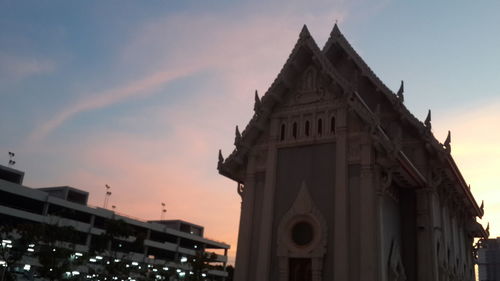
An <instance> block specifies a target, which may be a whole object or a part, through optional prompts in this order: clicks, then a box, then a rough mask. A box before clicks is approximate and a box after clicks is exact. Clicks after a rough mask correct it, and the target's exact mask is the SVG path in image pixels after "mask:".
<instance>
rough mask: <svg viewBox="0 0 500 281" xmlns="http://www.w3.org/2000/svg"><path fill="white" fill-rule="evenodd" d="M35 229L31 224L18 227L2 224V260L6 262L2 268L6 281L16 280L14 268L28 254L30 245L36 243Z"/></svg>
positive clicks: (0, 236) (0, 254) (0, 230)
mask: <svg viewBox="0 0 500 281" xmlns="http://www.w3.org/2000/svg"><path fill="white" fill-rule="evenodd" d="M32 234H33V227H32V225H29V224H26V225H25V224H23V225H17V226H14V225H13V224H2V225H0V240H1V241H0V242H1V244H0V260H3V261H4V262H5V266H2V273H1V276H2V278H3V280H5V281H12V280H15V279H16V277H15V275H14V274H13V273H12V270H13V267H14V266H15V265H16V264H17V263H18V262H19V261H20V260H21V259H22V258H23V256H24V255H25V254H26V252H27V249H28V247H29V245H30V244H32V243H33V242H34V241H35V237H34V236H33V235H32Z"/></svg>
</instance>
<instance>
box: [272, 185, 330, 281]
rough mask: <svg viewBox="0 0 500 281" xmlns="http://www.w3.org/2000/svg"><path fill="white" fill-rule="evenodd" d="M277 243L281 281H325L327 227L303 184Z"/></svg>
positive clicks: (279, 229) (287, 214)
mask: <svg viewBox="0 0 500 281" xmlns="http://www.w3.org/2000/svg"><path fill="white" fill-rule="evenodd" d="M277 240H278V241H277V255H278V261H279V281H292V280H311V281H322V270H323V259H324V256H325V254H326V246H327V225H326V220H325V219H324V217H323V215H322V214H321V213H320V211H319V210H318V209H317V208H316V206H315V205H314V202H313V201H312V200H311V196H310V194H309V191H308V189H307V186H306V184H305V183H304V182H303V183H302V186H301V188H300V191H299V193H298V195H297V198H296V199H295V201H294V203H293V204H292V207H291V208H290V209H289V210H288V211H287V212H286V213H285V215H284V216H283V217H282V218H281V221H280V223H279V225H278V235H277ZM295 275H300V278H294V277H297V276H295Z"/></svg>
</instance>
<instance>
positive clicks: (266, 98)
mask: <svg viewBox="0 0 500 281" xmlns="http://www.w3.org/2000/svg"><path fill="white" fill-rule="evenodd" d="M303 46H307V47H308V48H309V49H310V50H311V51H312V52H313V54H314V55H315V56H316V57H318V58H319V60H320V62H321V64H322V65H325V62H327V60H326V58H324V56H323V53H322V52H321V50H320V48H319V47H318V45H317V44H316V42H315V41H314V39H313V37H312V36H311V34H310V32H309V30H308V28H307V25H305V24H304V26H303V27H302V29H301V31H300V34H299V38H298V39H297V42H296V43H295V45H294V47H293V49H292V51H291V52H290V55H289V56H288V58H287V60H286V62H285V64H284V65H283V67H282V68H281V70H280V72H279V73H278V75H277V76H276V78H275V79H274V81H273V82H272V83H271V86H269V88H268V90H267V91H266V93H265V94H264V95H263V96H262V98H261V99H260V100H259V102H260V105H259V108H260V111H256V112H255V113H254V114H253V116H252V118H251V119H250V121H249V122H248V123H247V125H246V126H245V129H244V130H243V131H242V132H241V138H240V142H241V143H244V142H246V139H247V136H248V135H249V132H250V130H251V129H252V128H254V127H255V125H257V123H258V122H259V121H260V120H262V118H264V119H265V118H267V117H268V115H269V114H270V112H269V110H266V107H267V104H269V103H271V100H272V98H271V95H273V89H274V88H276V87H277V85H278V84H279V83H280V82H282V81H283V76H284V72H285V70H286V69H288V68H290V66H291V64H292V62H293V60H294V57H295V56H296V54H297V53H298V51H299V49H300V48H301V47H303ZM325 66H326V65H325ZM339 77H340V76H339ZM242 147H243V148H242V149H238V146H237V147H236V148H235V149H234V150H233V151H232V152H231V154H230V155H229V156H228V157H227V158H226V159H225V160H224V159H222V161H221V160H219V165H218V169H219V171H220V170H221V169H223V168H224V167H223V166H224V164H227V163H229V162H231V161H233V160H234V159H235V158H236V157H237V155H238V154H239V153H240V152H241V151H242V150H245V148H244V147H245V145H242Z"/></svg>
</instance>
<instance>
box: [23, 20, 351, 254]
mask: <svg viewBox="0 0 500 281" xmlns="http://www.w3.org/2000/svg"><path fill="white" fill-rule="evenodd" d="M306 18H307V19H309V20H311V21H312V22H313V24H314V25H319V23H320V22H322V26H323V27H322V30H321V33H322V36H323V41H324V40H326V38H327V37H328V33H329V31H330V29H331V27H332V25H333V21H334V19H335V18H337V19H339V20H342V19H343V18H345V12H341V13H327V12H326V11H325V13H323V14H322V17H313V16H312V15H311V14H309V15H306V16H305V17H288V14H285V15H281V16H280V15H276V14H268V15H262V16H260V17H253V18H242V19H241V20H240V21H235V20H232V21H231V20H228V19H227V18H215V17H210V16H201V17H198V18H196V17H193V16H192V15H191V16H189V17H188V16H185V15H180V16H176V17H174V18H166V19H159V20H157V21H153V22H150V23H148V24H146V25H145V26H143V27H140V28H138V30H136V31H135V32H134V36H133V39H132V40H131V42H129V44H127V45H126V47H125V48H124V50H122V55H121V56H120V57H121V61H119V62H118V63H117V64H118V66H117V67H118V68H123V67H127V66H130V65H133V66H135V67H137V68H138V72H139V73H150V74H148V75H143V76H139V78H137V79H135V80H132V81H127V82H125V83H123V84H122V85H116V86H112V87H110V88H109V89H106V90H103V91H100V92H92V93H88V94H85V96H84V97H82V98H81V99H79V100H77V101H75V102H74V103H73V104H70V105H68V107H67V108H65V109H62V110H61V111H60V112H58V113H56V114H55V115H54V116H53V117H52V118H50V119H49V120H48V121H47V122H46V123H44V124H42V125H40V126H39V127H37V128H36V130H34V131H33V132H32V134H31V136H30V138H29V141H28V143H29V144H33V143H35V144H36V143H37V141H39V140H42V139H44V138H46V137H49V136H50V133H51V132H52V131H54V130H56V129H57V128H58V127H59V126H61V125H62V124H64V123H65V122H66V121H68V120H70V119H71V118H73V117H74V116H75V115H77V114H84V113H85V112H88V111H91V110H94V109H96V108H103V107H106V106H110V105H113V104H116V103H118V102H123V101H126V100H128V99H131V98H134V97H140V96H144V95H150V94H152V92H153V91H154V90H156V89H158V88H159V87H162V86H164V85H166V84H168V83H170V82H172V81H175V80H176V79H178V78H181V77H186V76H189V75H190V74H192V73H194V72H196V71H200V70H207V71H210V73H212V74H214V77H215V78H214V79H213V80H211V81H209V82H205V84H204V90H203V91H204V92H203V93H198V94H197V95H195V96H196V98H193V99H188V98H187V99H182V100H181V101H178V102H177V103H176V104H175V105H165V107H164V108H162V107H161V105H158V106H157V107H154V108H147V109H145V110H144V114H143V115H142V117H141V118H135V119H126V120H121V121H122V122H124V123H125V124H127V123H128V125H129V126H141V124H140V122H147V119H148V118H151V119H155V120H157V121H158V120H160V122H159V123H160V124H161V125H159V127H158V128H156V129H157V130H158V131H159V132H160V133H158V134H157V137H156V138H151V137H149V136H141V135H137V134H132V133H128V132H116V131H109V132H89V133H88V135H87V136H86V138H85V139H83V140H79V142H78V143H74V144H69V145H68V147H64V149H65V150H68V151H72V153H74V154H75V155H74V156H73V157H75V160H74V161H77V162H78V163H79V164H78V166H79V168H76V169H75V170H74V171H73V172H71V173H68V174H65V175H63V176H62V177H63V178H62V179H61V181H64V182H66V183H67V184H71V185H73V186H75V187H77V188H82V189H84V190H87V191H89V192H90V193H91V202H92V203H93V204H94V205H102V202H103V199H104V190H103V189H104V184H109V185H111V186H112V192H113V195H112V196H111V200H110V203H109V205H116V208H117V211H119V212H122V213H126V214H129V215H132V216H136V217H140V218H143V219H158V218H159V216H160V211H161V206H160V203H161V202H165V203H166V204H167V209H168V212H167V216H166V217H167V218H180V219H185V220H188V221H192V222H194V223H198V224H201V225H204V226H205V227H206V234H207V236H209V237H215V238H216V239H217V240H223V241H225V242H227V243H230V244H231V245H232V249H231V251H230V253H229V254H230V257H231V259H234V255H235V251H236V243H237V241H236V240H237V231H238V222H239V215H240V198H239V196H238V195H237V193H236V190H235V184H234V182H232V181H230V180H228V179H226V178H224V177H222V176H220V175H218V174H217V171H216V162H217V150H218V148H223V152H224V155H226V156H227V155H228V154H229V152H230V151H231V150H232V148H233V147H232V142H233V137H234V126H235V125H236V124H239V125H240V128H242V127H244V125H246V122H248V120H249V119H250V117H251V114H252V105H253V91H254V89H259V91H260V93H261V94H263V93H264V92H265V91H266V90H267V87H269V86H270V84H271V82H272V81H273V80H274V78H275V77H276V75H277V74H278V72H279V70H280V69H281V67H282V65H283V64H284V62H285V61H286V59H287V57H288V55H289V52H290V51H291V49H292V47H293V44H294V43H295V41H296V40H297V37H298V33H299V31H300V28H301V26H302V24H303V23H304V21H305V20H304V19H306ZM323 33H324V34H323ZM221 83H222V85H220V84H221ZM221 88H222V92H221ZM138 119H139V120H140V121H138ZM143 119H144V120H143ZM75 151H76V152H75ZM61 153H64V151H61Z"/></svg>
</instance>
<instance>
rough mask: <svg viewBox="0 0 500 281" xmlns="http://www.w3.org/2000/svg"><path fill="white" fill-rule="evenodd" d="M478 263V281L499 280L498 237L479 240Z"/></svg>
mask: <svg viewBox="0 0 500 281" xmlns="http://www.w3.org/2000/svg"><path fill="white" fill-rule="evenodd" d="M478 265H479V280H478V281H500V237H497V238H496V239H485V240H483V241H481V248H479V249H478Z"/></svg>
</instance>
